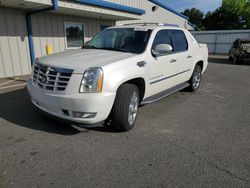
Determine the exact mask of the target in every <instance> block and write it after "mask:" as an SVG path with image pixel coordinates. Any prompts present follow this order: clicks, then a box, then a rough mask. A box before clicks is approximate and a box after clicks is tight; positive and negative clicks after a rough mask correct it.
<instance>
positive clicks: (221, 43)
mask: <svg viewBox="0 0 250 188" xmlns="http://www.w3.org/2000/svg"><path fill="white" fill-rule="evenodd" d="M192 34H193V35H194V37H195V38H196V40H197V41H198V42H199V43H205V44H207V45H208V50H209V53H210V54H228V52H229V50H230V48H231V46H232V44H233V42H234V41H235V40H236V39H239V38H242V39H244V38H250V30H247V29H246V30H228V31H227V30H225V31H193V32H192Z"/></svg>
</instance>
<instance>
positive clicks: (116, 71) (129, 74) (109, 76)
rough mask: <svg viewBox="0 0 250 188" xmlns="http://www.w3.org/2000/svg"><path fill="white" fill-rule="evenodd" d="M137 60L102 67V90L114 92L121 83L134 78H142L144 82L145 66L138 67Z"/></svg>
mask: <svg viewBox="0 0 250 188" xmlns="http://www.w3.org/2000/svg"><path fill="white" fill-rule="evenodd" d="M137 62H138V61H137ZM137 62H136V61H135V62H117V63H113V64H111V65H109V66H107V67H104V68H103V69H104V83H103V90H104V91H106V92H112V93H116V91H117V89H118V88H119V87H120V85H121V84H123V83H125V82H128V81H129V80H132V79H135V78H143V79H144V81H145V83H146V80H147V78H145V75H147V74H146V72H147V66H145V67H139V66H137ZM145 85H146V84H145ZM145 87H146V86H145Z"/></svg>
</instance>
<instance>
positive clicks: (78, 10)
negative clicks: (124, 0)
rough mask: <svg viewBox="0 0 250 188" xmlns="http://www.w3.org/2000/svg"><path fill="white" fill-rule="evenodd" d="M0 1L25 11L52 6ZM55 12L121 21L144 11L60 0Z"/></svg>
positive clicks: (43, 0)
mask: <svg viewBox="0 0 250 188" xmlns="http://www.w3.org/2000/svg"><path fill="white" fill-rule="evenodd" d="M0 2H1V5H0V6H4V7H11V8H18V9H22V10H24V11H25V12H31V11H38V12H39V10H40V9H46V8H49V7H51V6H52V2H51V1H47V0H39V1H38V0H11V1H10V0H0ZM57 13H59V14H67V15H75V16H84V17H88V18H96V19H106V20H113V21H121V20H138V19H140V16H141V15H142V14H144V13H145V11H144V10H142V9H137V8H134V7H129V6H124V5H120V4H116V3H110V2H106V1H103V0H91V1H90V0H60V1H58V10H57Z"/></svg>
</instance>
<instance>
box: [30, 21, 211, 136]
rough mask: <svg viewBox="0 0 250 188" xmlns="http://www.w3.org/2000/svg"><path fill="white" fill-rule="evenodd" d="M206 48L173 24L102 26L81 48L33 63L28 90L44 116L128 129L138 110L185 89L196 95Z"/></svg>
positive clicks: (206, 52)
mask: <svg viewBox="0 0 250 188" xmlns="http://www.w3.org/2000/svg"><path fill="white" fill-rule="evenodd" d="M207 64H208V50H207V46H206V45H204V44H198V43H197V41H196V40H195V39H194V37H193V36H192V35H191V34H190V32H189V31H187V30H185V29H182V28H179V27H177V26H173V25H164V24H162V25H160V24H159V25H158V24H155V25H154V24H135V25H125V26H115V27H110V28H107V29H105V30H103V31H101V32H100V33H99V34H97V35H96V36H95V37H94V38H93V39H92V40H90V41H89V42H88V43H87V44H86V45H85V46H84V47H83V49H78V50H69V51H66V52H62V53H56V54H53V55H50V56H46V57H42V58H40V59H37V60H36V61H35V62H34V64H33V71H32V76H31V79H30V80H29V81H28V84H27V88H28V91H29V94H30V96H31V100H32V102H33V104H34V105H35V106H36V107H38V108H39V109H40V110H42V111H44V112H46V114H49V115H52V116H53V117H56V118H58V119H61V120H65V121H69V122H73V123H80V124H83V125H94V124H100V123H102V122H104V121H105V120H107V119H109V120H110V121H111V123H112V125H113V127H114V128H116V129H117V130H119V131H127V130H129V129H131V128H133V126H134V125H135V121H136V117H137V112H138V106H139V105H140V104H148V103H152V102H155V101H158V100H160V99H162V98H164V97H166V96H168V95H170V94H173V93H174V92H177V91H179V90H182V89H184V88H186V87H188V88H189V90H190V91H196V90H197V89H198V88H199V86H200V83H201V75H202V73H204V72H205V70H206V68H207Z"/></svg>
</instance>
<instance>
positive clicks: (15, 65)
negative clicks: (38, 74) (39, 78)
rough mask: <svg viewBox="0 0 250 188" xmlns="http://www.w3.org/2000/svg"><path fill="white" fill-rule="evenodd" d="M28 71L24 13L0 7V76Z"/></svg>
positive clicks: (28, 57) (29, 68) (23, 73)
mask: <svg viewBox="0 0 250 188" xmlns="http://www.w3.org/2000/svg"><path fill="white" fill-rule="evenodd" d="M30 71H31V67H30V56H29V47H28V38H27V30H26V21H25V15H24V13H23V12H22V11H19V10H14V9H7V8H0V78H2V77H12V76H17V75H25V74H29V73H30Z"/></svg>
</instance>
